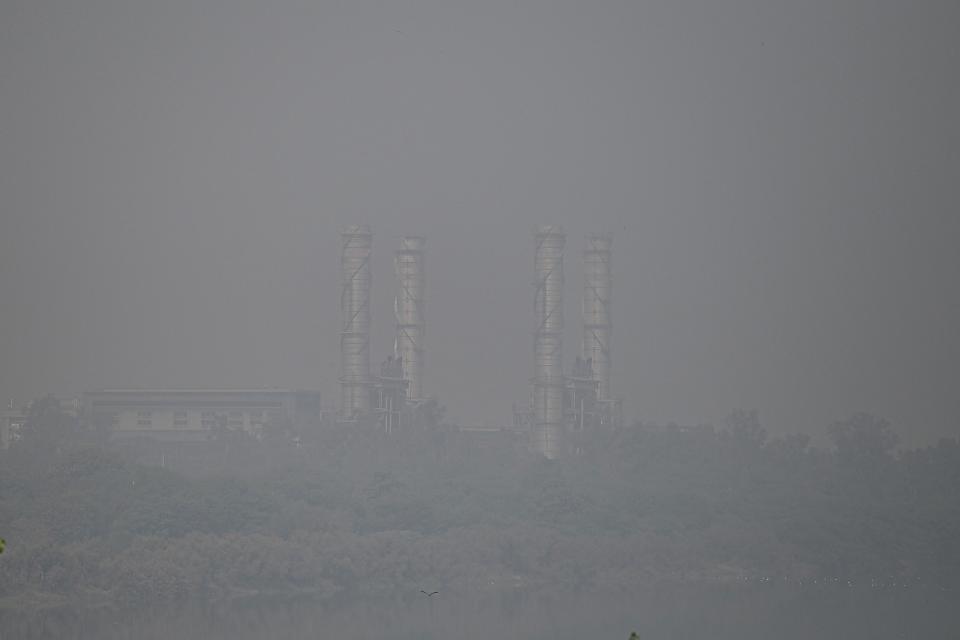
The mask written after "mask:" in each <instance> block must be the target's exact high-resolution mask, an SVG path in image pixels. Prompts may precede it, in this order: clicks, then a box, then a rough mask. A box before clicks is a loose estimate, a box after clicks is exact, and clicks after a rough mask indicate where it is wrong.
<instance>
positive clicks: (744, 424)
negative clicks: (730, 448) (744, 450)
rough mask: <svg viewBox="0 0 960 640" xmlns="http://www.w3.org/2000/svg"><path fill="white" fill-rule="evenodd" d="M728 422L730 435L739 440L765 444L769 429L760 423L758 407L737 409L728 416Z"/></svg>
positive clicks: (747, 442)
mask: <svg viewBox="0 0 960 640" xmlns="http://www.w3.org/2000/svg"><path fill="white" fill-rule="evenodd" d="M726 423H727V429H728V430H729V431H730V435H731V436H733V439H734V440H735V441H737V442H740V443H743V444H753V445H757V446H763V443H764V442H766V440H767V430H766V429H764V428H763V427H762V426H761V425H760V418H759V416H758V415H757V410H756V409H751V410H749V411H745V410H743V409H735V410H734V411H733V412H731V413H730V415H729V416H727V420H726Z"/></svg>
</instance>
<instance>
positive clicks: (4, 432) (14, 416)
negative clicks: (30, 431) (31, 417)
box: [0, 400, 29, 449]
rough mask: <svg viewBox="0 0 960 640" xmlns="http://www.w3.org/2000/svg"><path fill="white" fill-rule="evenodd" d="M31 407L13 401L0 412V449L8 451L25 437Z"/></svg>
mask: <svg viewBox="0 0 960 640" xmlns="http://www.w3.org/2000/svg"><path fill="white" fill-rule="evenodd" d="M28 410H29V407H26V406H20V405H18V404H17V403H16V402H14V401H13V400H11V401H10V402H9V404H7V406H6V408H4V409H3V411H0V449H8V448H9V447H10V445H12V444H13V443H14V442H16V441H18V440H19V439H20V438H21V437H22V435H23V429H24V427H25V425H26V424H27V415H28Z"/></svg>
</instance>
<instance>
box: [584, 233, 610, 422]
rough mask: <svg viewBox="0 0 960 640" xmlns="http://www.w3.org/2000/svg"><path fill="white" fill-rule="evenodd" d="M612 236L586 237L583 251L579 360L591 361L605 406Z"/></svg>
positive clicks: (606, 401)
mask: <svg viewBox="0 0 960 640" xmlns="http://www.w3.org/2000/svg"><path fill="white" fill-rule="evenodd" d="M612 244H613V236H611V235H610V234H591V235H588V236H587V244H586V248H585V249H584V251H583V346H582V352H581V356H582V357H583V359H584V360H585V361H587V360H592V362H593V376H594V379H595V380H596V381H597V383H598V384H597V401H598V402H601V403H605V404H609V403H610V401H612V400H613V394H612V392H611V389H610V368H611V361H610V339H611V336H612V330H613V324H612V316H611V310H610V302H611V294H612V277H611V273H610V247H611V245H612Z"/></svg>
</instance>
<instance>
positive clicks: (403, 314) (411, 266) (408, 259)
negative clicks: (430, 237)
mask: <svg viewBox="0 0 960 640" xmlns="http://www.w3.org/2000/svg"><path fill="white" fill-rule="evenodd" d="M425 244H426V239H425V238H423V237H421V236H405V237H403V238H401V239H400V248H399V249H398V250H397V255H396V258H395V261H394V268H395V270H396V274H397V285H398V287H399V291H398V292H397V298H396V301H395V303H394V315H395V316H396V321H397V337H396V342H395V344H394V352H395V354H396V357H397V358H399V359H400V361H401V365H402V367H403V378H404V380H406V381H407V399H408V401H409V402H411V403H413V404H416V403H418V402H420V401H422V400H423V397H424V395H423V369H424V351H423V340H424V304H425V300H424V291H425V287H424V262H423V260H424V256H423V252H424V246H425Z"/></svg>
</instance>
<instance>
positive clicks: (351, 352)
mask: <svg viewBox="0 0 960 640" xmlns="http://www.w3.org/2000/svg"><path fill="white" fill-rule="evenodd" d="M340 239H341V245H340V246H341V253H340V316H341V331H340V414H341V417H342V418H344V419H346V420H351V419H355V418H356V417H357V416H358V415H359V414H362V413H365V412H367V411H369V410H370V385H371V379H370V286H371V284H372V274H371V271H370V254H371V253H372V251H373V234H372V233H371V232H370V227H369V226H367V225H350V226H348V227H345V228H344V229H343V230H342V231H341V232H340Z"/></svg>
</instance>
